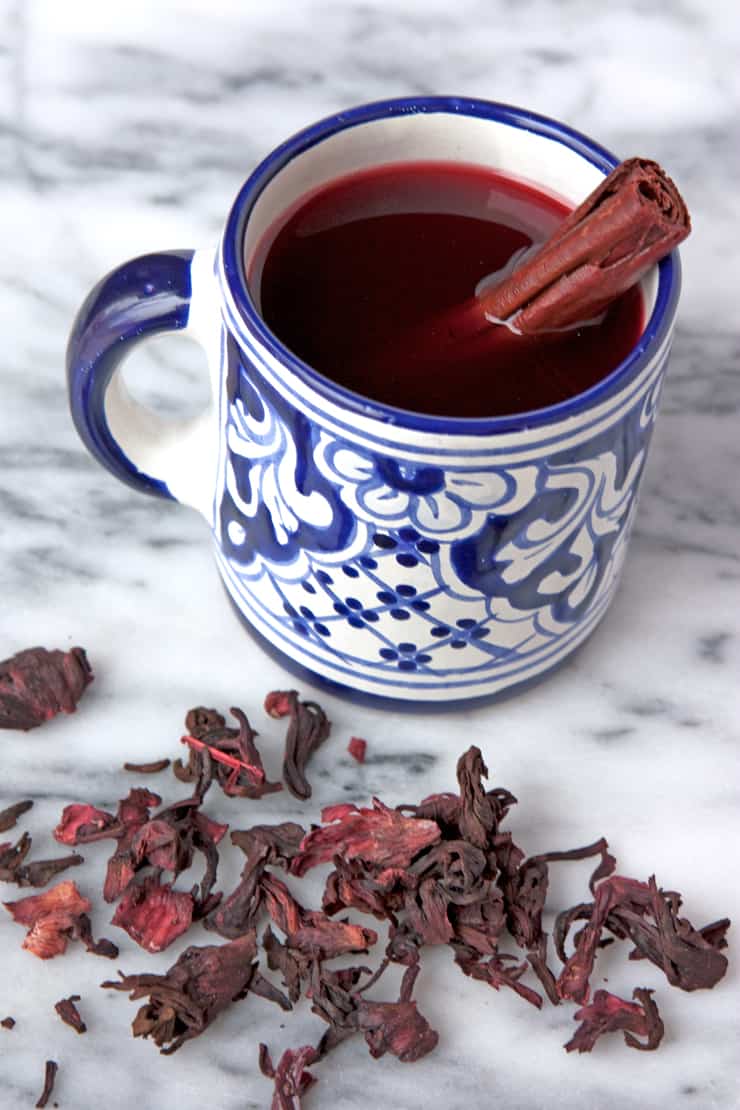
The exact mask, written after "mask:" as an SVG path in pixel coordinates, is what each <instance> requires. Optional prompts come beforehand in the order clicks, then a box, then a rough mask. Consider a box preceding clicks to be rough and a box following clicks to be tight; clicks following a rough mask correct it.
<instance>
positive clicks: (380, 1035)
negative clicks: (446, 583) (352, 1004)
mask: <svg viewBox="0 0 740 1110" xmlns="http://www.w3.org/2000/svg"><path fill="white" fill-rule="evenodd" d="M357 1019H358V1026H359V1028H360V1029H361V1030H362V1032H363V1033H364V1034H365V1040H366V1041H367V1043H368V1045H369V1047H370V1055H371V1056H374V1057H375V1058H376V1059H377V1058H378V1057H380V1056H383V1055H384V1054H385V1053H386V1052H391V1053H392V1054H393V1055H394V1056H396V1057H397V1058H398V1059H399V1060H400V1061H401V1062H402V1063H404V1064H409V1063H413V1062H414V1061H415V1060H420V1059H421V1058H422V1056H426V1055H427V1053H428V1052H431V1051H432V1050H433V1049H434V1048H436V1046H437V1041H438V1040H439V1034H438V1033H437V1032H436V1031H435V1030H434V1029H432V1028H431V1026H430V1025H429V1022H428V1021H427V1020H426V1018H425V1017H423V1016H422V1015H421V1014H420V1013H419V1011H418V1010H417V1008H416V1003H415V1002H368V1001H366V1000H365V999H362V1001H361V1002H360V1003H359V1005H358V1007H357Z"/></svg>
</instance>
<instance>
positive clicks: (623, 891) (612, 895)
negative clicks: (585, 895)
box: [558, 875, 650, 1002]
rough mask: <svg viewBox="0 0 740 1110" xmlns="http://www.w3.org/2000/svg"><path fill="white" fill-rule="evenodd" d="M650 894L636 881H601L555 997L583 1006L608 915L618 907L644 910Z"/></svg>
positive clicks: (561, 976)
mask: <svg viewBox="0 0 740 1110" xmlns="http://www.w3.org/2000/svg"><path fill="white" fill-rule="evenodd" d="M649 899H650V891H649V889H648V886H647V884H646V883H641V882H638V881H637V880H636V879H627V878H623V877H622V876H621V875H613V876H612V877H611V878H608V879H604V880H603V882H601V883H600V884H599V885H598V886H597V887H596V895H595V898H594V901H593V905H592V909H591V916H590V919H589V921H588V924H587V925H586V927H585V928H584V929H583V930H582V932H581V934H580V936H579V938H578V942H577V944H576V949H575V952H574V953H573V955H572V956H571V957H570V959H569V960H568V961H567V962H566V964H565V967H564V968H563V970H562V971H561V973H560V976H559V978H558V994H559V995H560V997H561V998H563V999H567V998H569V999H572V1000H573V1001H574V1002H585V1001H586V1000H587V999H588V993H589V978H590V975H591V971H592V969H593V965H594V959H595V958H596V950H597V947H598V945H599V941H600V939H601V930H602V928H603V927H604V925H605V923H606V919H607V917H608V916H609V914H610V913H611V911H612V910H613V909H614V908H615V907H616V906H619V905H623V904H624V905H627V906H633V905H634V906H638V907H641V908H643V909H644V908H645V907H646V906H647V905H648V904H649Z"/></svg>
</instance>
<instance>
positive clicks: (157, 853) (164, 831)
mask: <svg viewBox="0 0 740 1110" xmlns="http://www.w3.org/2000/svg"><path fill="white" fill-rule="evenodd" d="M179 849H180V837H179V835H178V832H177V830H176V829H174V828H173V827H172V825H170V824H168V822H167V821H158V820H156V819H154V820H153V821H147V822H146V824H145V825H142V826H141V828H140V829H139V830H138V831H137V833H136V836H135V837H134V839H133V841H132V843H131V856H132V858H133V862H134V866H136V867H138V866H140V865H141V864H142V863H143V862H144V861H145V860H146V861H147V862H149V863H150V864H151V865H152V867H160V868H161V869H162V870H163V871H174V872H178V871H180V870H182V868H181V867H180V866H179V865H180V850H179Z"/></svg>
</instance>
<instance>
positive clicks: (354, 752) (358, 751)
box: [347, 736, 367, 763]
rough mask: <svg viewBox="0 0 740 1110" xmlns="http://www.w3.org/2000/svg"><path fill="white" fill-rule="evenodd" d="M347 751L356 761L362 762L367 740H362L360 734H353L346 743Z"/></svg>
mask: <svg viewBox="0 0 740 1110" xmlns="http://www.w3.org/2000/svg"><path fill="white" fill-rule="evenodd" d="M347 751H348V752H349V754H350V755H351V756H352V758H353V759H356V760H357V762H358V763H364V762H365V755H366V753H367V740H363V739H362V738H361V737H360V736H353V737H352V739H351V740H350V742H349V744H348V745H347Z"/></svg>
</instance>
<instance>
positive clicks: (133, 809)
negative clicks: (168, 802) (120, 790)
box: [118, 786, 162, 826]
mask: <svg viewBox="0 0 740 1110" xmlns="http://www.w3.org/2000/svg"><path fill="white" fill-rule="evenodd" d="M161 804H162V799H161V798H160V796H159V794H155V793H154V792H153V791H151V790H145V789H144V788H143V787H141V786H132V787H131V789H130V790H129V792H128V795H127V797H125V798H122V799H121V801H120V802H119V803H118V820H119V821H120V822H121V823H122V824H123V825H134V826H137V825H143V824H144V822H145V821H148V820H149V810H150V809H153V808H154V806H158V805H161Z"/></svg>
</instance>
